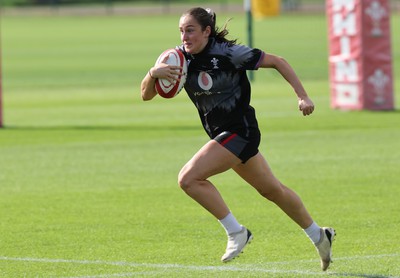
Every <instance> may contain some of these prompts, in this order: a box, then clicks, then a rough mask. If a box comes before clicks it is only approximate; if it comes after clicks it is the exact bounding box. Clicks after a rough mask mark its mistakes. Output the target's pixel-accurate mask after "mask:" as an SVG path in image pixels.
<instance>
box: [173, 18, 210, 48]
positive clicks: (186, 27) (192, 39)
mask: <svg viewBox="0 0 400 278" xmlns="http://www.w3.org/2000/svg"><path fill="white" fill-rule="evenodd" d="M179 30H180V32H181V41H182V43H183V45H184V47H185V50H186V52H187V53H190V54H197V53H200V52H201V51H202V50H203V49H204V47H205V46H206V45H207V43H208V37H209V36H210V31H211V28H210V26H207V28H206V29H205V30H202V29H201V25H200V24H199V23H198V22H197V21H196V19H195V18H194V17H193V16H191V15H184V16H182V17H181V19H180V20H179Z"/></svg>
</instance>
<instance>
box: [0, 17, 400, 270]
mask: <svg viewBox="0 0 400 278" xmlns="http://www.w3.org/2000/svg"><path fill="white" fill-rule="evenodd" d="M180 13H181V12H180V11H179V12H177V14H169V15H164V16H155V15H153V16H149V15H141V16H105V15H96V16H72V15H70V16H61V17H60V16H56V15H48V16H46V17H41V16H24V18H23V20H21V17H20V16H12V15H8V16H7V15H6V16H2V25H1V28H2V52H3V53H2V54H3V56H2V62H3V89H4V92H3V97H4V99H3V101H4V103H3V104H4V111H3V112H4V120H5V128H3V129H1V130H0V158H1V159H0V277H314V276H317V277H318V276H320V275H329V276H332V277H380V278H383V277H400V249H399V244H398V242H399V240H400V236H399V234H398V232H397V230H399V229H400V218H399V215H400V205H399V202H398V198H399V196H400V187H399V185H400V177H399V175H398V173H399V166H400V152H399V150H400V140H399V138H400V128H399V123H400V114H399V112H398V110H395V111H386V112H371V111H339V110H332V109H330V98H329V86H328V78H327V76H328V69H327V38H326V19H325V17H324V16H323V15H322V14H312V15H307V16H306V15H302V14H295V15H282V16H279V17H276V18H269V19H267V20H263V21H256V22H255V25H254V31H255V34H254V41H255V46H256V47H259V48H261V49H264V50H265V51H267V52H273V53H276V54H280V55H282V56H284V57H285V58H286V59H287V60H288V61H289V62H291V64H292V65H293V66H294V68H295V69H296V71H297V72H298V73H299V76H300V78H301V79H302V80H303V82H304V85H305V87H306V88H307V90H308V93H309V94H310V96H311V97H312V98H313V100H314V101H315V104H316V111H315V113H314V114H313V115H312V116H311V117H303V116H301V114H300V113H299V112H298V111H297V101H296V98H295V96H294V94H293V92H291V90H290V88H288V86H287V85H286V83H285V82H284V81H283V80H282V79H281V78H280V77H279V76H278V75H277V74H276V73H275V72H273V71H258V72H256V73H255V80H254V82H253V92H252V104H253V106H254V107H255V108H256V111H257V115H258V120H259V123H260V126H261V128H262V132H263V139H262V144H261V146H260V148H261V150H262V152H263V153H264V154H265V155H266V156H267V158H268V160H269V162H270V164H271V167H272V169H273V170H274V172H275V173H276V175H277V176H278V177H280V178H281V179H282V181H283V182H284V183H285V184H287V185H288V186H290V187H292V188H293V189H295V191H296V192H298V193H299V195H300V196H301V197H302V199H303V201H304V202H305V204H306V205H307V207H308V208H309V210H310V211H311V213H312V215H313V217H314V218H315V219H316V220H317V221H318V223H319V224H320V225H329V226H333V227H335V229H336V230H337V233H338V235H337V238H336V240H335V243H334V249H333V252H334V254H333V256H334V263H333V264H332V266H331V268H330V269H329V270H328V272H327V273H323V272H322V271H321V270H320V267H319V261H318V256H317V254H316V252H315V250H314V249H313V246H312V245H311V244H310V243H309V241H308V239H307V238H306V237H305V235H304V234H303V232H302V231H301V230H300V229H299V228H298V227H297V226H295V225H294V224H293V223H292V222H291V221H289V220H288V219H287V217H286V216H285V215H283V214H282V213H281V211H280V210H279V209H277V208H276V207H275V206H274V205H272V204H271V203H268V202H266V201H264V200H263V199H262V198H260V197H258V195H257V193H256V192H255V191H254V190H252V189H251V188H250V187H249V186H247V185H246V184H244V183H243V182H242V181H241V180H240V179H239V178H238V177H237V176H236V175H235V174H234V173H233V172H227V173H225V174H223V175H220V176H218V177H215V178H213V179H212V180H213V182H214V183H215V184H216V185H217V186H218V188H219V189H220V190H221V193H222V194H223V196H225V198H226V201H227V203H228V204H229V205H230V207H231V208H232V210H233V211H234V213H235V214H236V217H237V218H238V219H239V220H240V221H241V222H242V223H243V224H244V225H246V226H248V227H249V228H250V229H251V231H252V232H253V234H254V240H253V242H252V244H251V245H250V246H248V247H247V248H246V250H245V253H243V254H242V255H241V256H240V257H239V258H238V259H236V260H234V261H233V262H232V263H229V264H221V263H220V261H219V259H220V257H221V255H222V253H223V252H224V249H225V244H226V242H225V234H224V231H223V230H222V228H221V227H220V225H219V223H218V222H216V221H215V220H214V219H213V218H212V217H210V216H209V214H208V213H206V212H205V211H203V210H202V209H201V208H200V207H199V206H198V205H197V204H195V203H194V202H193V201H192V200H190V199H189V198H188V197H187V196H186V195H185V194H184V193H183V192H182V190H181V189H179V188H178V186H177V181H176V179H177V173H178V172H179V170H180V168H181V166H182V165H183V164H184V163H185V162H186V161H187V160H188V159H189V158H190V157H191V155H193V153H194V152H195V151H197V150H198V148H200V147H201V146H202V145H203V144H204V143H205V142H206V141H207V137H206V135H205V134H204V131H203V130H202V128H201V126H200V123H199V119H198V116H197V112H196V111H195V108H194V107H193V105H192V104H191V102H190V100H189V99H188V98H187V96H186V93H185V92H181V94H180V95H179V96H178V97H176V98H175V99H171V100H165V99H161V98H158V99H156V100H154V101H152V102H148V103H147V102H146V103H144V102H142V101H141V99H140V96H139V95H140V94H139V92H140V89H139V86H140V81H141V80H142V78H143V76H144V75H145V74H146V72H147V70H148V68H149V67H151V66H152V65H153V64H154V62H155V60H156V58H157V56H158V55H159V54H160V53H161V52H162V51H163V50H164V49H166V48H169V47H173V46H175V45H177V44H179V32H178V28H177V24H178V18H179V16H180ZM229 17H233V20H232V21H231V22H230V23H229V25H228V27H229V29H230V31H231V32H230V33H231V36H232V37H237V38H239V41H242V42H243V43H245V42H246V34H245V22H246V19H245V17H244V15H243V14H241V13H238V12H235V13H222V14H220V15H219V20H220V21H219V22H220V24H222V23H223V22H224V21H225V20H226V19H227V18H229ZM399 26H400V17H399V15H398V14H395V13H394V14H393V15H392V35H393V38H392V40H393V41H392V45H393V57H394V73H395V74H394V76H395V90H396V94H395V100H396V106H397V108H398V107H400V106H399V105H400V101H399V99H400V95H399V88H400V85H399V84H400V83H399V81H400V79H399V77H400V74H399V69H400V48H399V46H400V35H399V34H400V30H399ZM275 30H280V32H275Z"/></svg>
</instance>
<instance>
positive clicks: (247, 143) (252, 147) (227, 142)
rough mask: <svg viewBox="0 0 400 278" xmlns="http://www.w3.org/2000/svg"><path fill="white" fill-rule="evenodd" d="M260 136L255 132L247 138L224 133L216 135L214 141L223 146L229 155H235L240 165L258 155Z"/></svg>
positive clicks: (236, 134)
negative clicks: (240, 162)
mask: <svg viewBox="0 0 400 278" xmlns="http://www.w3.org/2000/svg"><path fill="white" fill-rule="evenodd" d="M260 139H261V135H260V133H259V132H255V133H254V134H251V135H250V136H248V137H243V136H240V135H239V134H238V133H233V132H229V131H224V132H221V133H220V134H218V135H217V136H216V137H215V138H214V140H215V141H217V142H218V143H220V144H221V146H224V147H225V148H226V149H227V150H229V151H230V152H231V153H233V154H234V155H236V156H237V157H238V158H240V160H241V161H242V163H246V161H247V160H249V159H250V158H252V157H253V156H255V155H256V154H257V153H258V146H259V145H260Z"/></svg>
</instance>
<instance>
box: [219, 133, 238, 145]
mask: <svg viewBox="0 0 400 278" xmlns="http://www.w3.org/2000/svg"><path fill="white" fill-rule="evenodd" d="M236 136H237V134H236V133H233V134H232V135H231V136H229V137H228V138H226V139H225V140H224V141H222V142H221V145H222V146H225V145H226V144H228V143H229V141H231V140H232V139H233V138H235V137H236Z"/></svg>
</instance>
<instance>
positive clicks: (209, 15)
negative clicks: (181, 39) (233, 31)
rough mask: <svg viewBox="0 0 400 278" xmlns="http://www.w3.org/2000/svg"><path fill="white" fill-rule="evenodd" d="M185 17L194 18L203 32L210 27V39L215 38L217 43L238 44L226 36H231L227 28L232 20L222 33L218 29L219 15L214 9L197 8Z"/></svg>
mask: <svg viewBox="0 0 400 278" xmlns="http://www.w3.org/2000/svg"><path fill="white" fill-rule="evenodd" d="M183 15H190V16H193V17H194V18H195V19H196V20H197V22H198V23H199V24H200V25H201V28H202V30H203V31H204V30H205V29H206V28H207V26H210V28H211V34H210V37H213V38H215V40H216V41H218V42H227V43H229V44H235V43H236V40H228V39H227V38H226V36H227V35H228V34H229V31H228V29H227V28H226V27H227V24H228V22H229V20H230V19H229V20H228V21H227V22H226V23H225V25H224V27H223V28H222V30H221V31H220V30H219V28H218V27H216V22H217V15H216V14H215V12H214V11H213V10H212V9H209V8H207V9H203V8H200V7H196V8H192V9H190V10H188V11H187V12H186V13H184V14H183Z"/></svg>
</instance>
